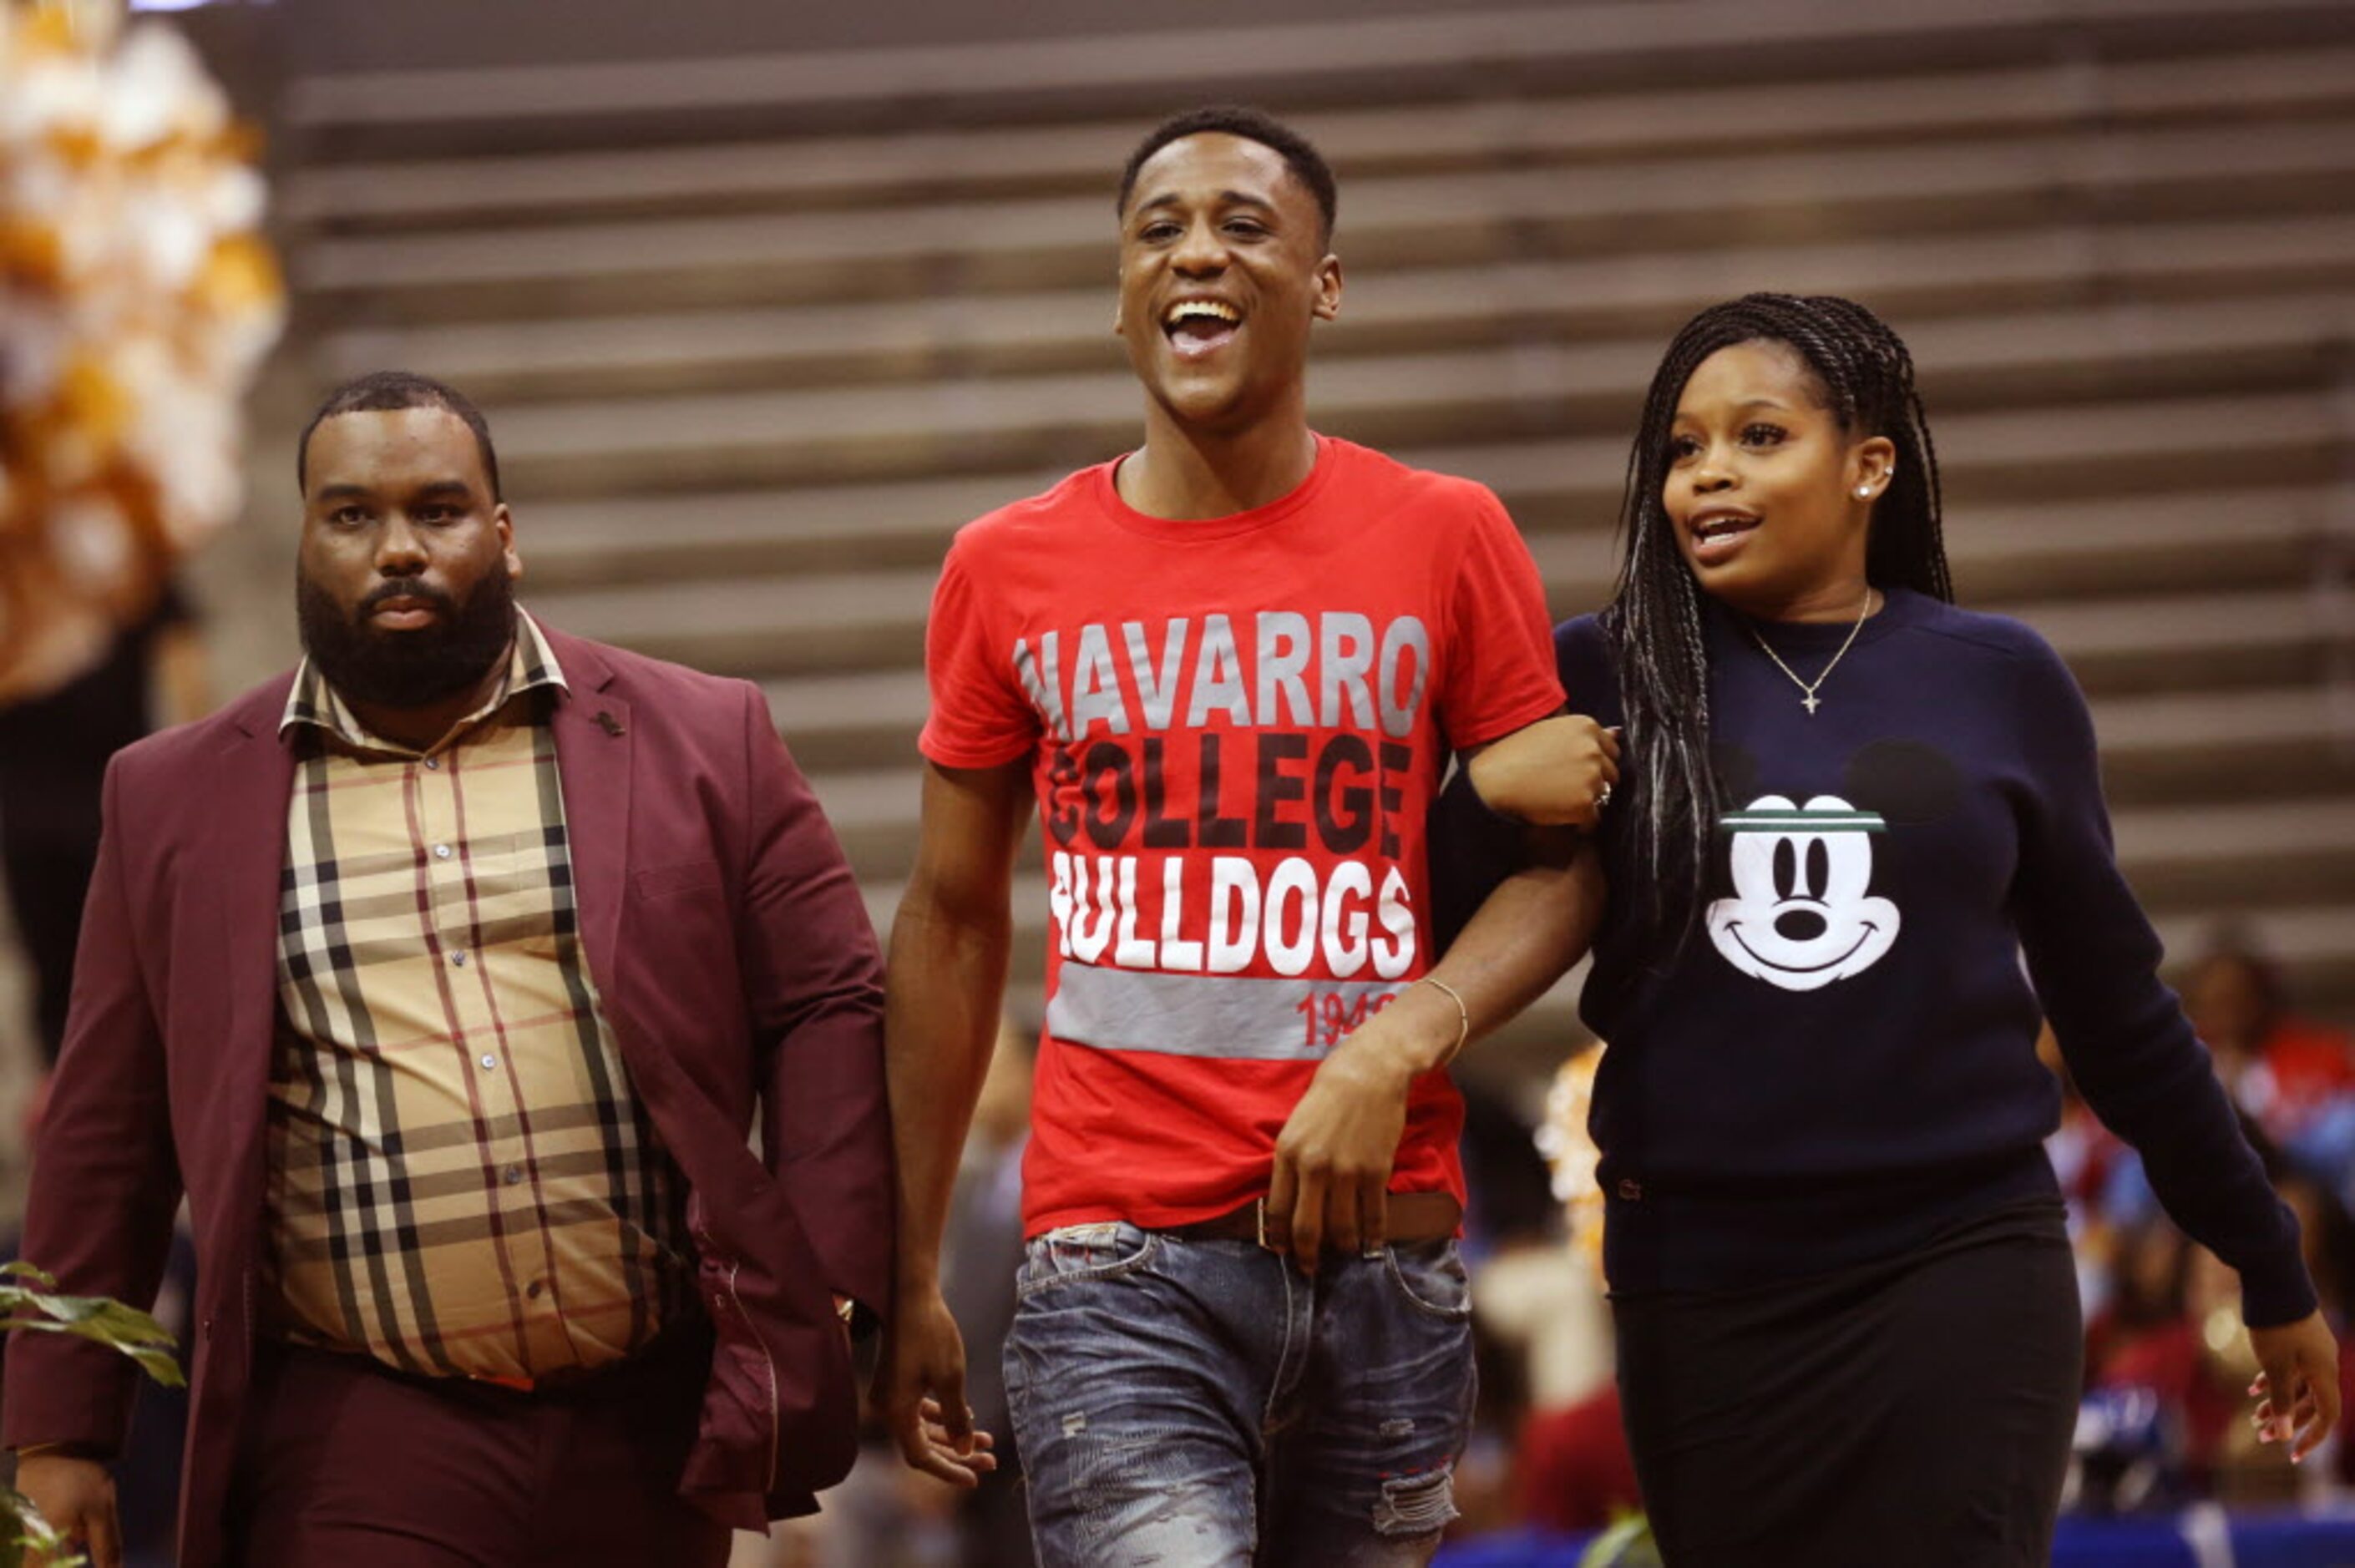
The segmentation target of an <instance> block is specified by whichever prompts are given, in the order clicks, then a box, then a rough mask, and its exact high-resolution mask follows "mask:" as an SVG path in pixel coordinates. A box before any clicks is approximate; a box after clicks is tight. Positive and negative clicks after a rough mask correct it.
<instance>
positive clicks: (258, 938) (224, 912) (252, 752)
mask: <svg viewBox="0 0 2355 1568" xmlns="http://www.w3.org/2000/svg"><path fill="white" fill-rule="evenodd" d="M291 683H292V682H291V678H290V679H288V680H283V681H273V682H272V683H270V684H269V685H268V686H266V687H264V688H262V689H261V691H260V692H258V693H256V694H254V696H253V697H251V698H250V699H248V700H247V701H246V702H245V703H243V704H240V706H239V707H238V709H237V710H236V711H235V712H234V713H232V714H231V715H229V727H228V733H227V734H226V736H224V737H223V739H222V743H221V746H220V748H219V749H218V751H216V752H215V753H214V754H213V778H212V780H211V783H212V789H211V792H210V796H209V799H208V801H207V804H206V811H205V820H204V821H203V822H202V823H201V824H200V825H199V829H198V832H199V834H200V836H199V837H198V838H197V844H198V845H200V846H201V849H200V851H199V853H198V854H197V856H195V857H192V858H194V859H195V860H196V861H197V863H198V864H200V865H202V866H203V868H204V870H203V872H202V877H203V881H202V883H201V884H200V885H203V886H207V887H210V888H212V889H214V890H216V893H217V895H218V900H219V903H218V916H219V918H218V922H217V924H216V929H218V931H219V932H220V933H221V941H222V943H223V948H224V950H223V951H222V954H221V959H222V963H221V983H222V985H223V987H224V988H225V989H226V991H227V993H228V1003H229V1031H228V1039H229V1042H230V1044H231V1048H232V1050H233V1051H234V1053H235V1057H234V1065H233V1068H232V1070H233V1071H235V1072H237V1073H239V1074H240V1075H245V1076H247V1077H249V1078H250V1084H248V1085H246V1086H243V1088H250V1090H251V1092H250V1093H247V1092H243V1089H241V1090H240V1093H238V1094H236V1095H234V1096H233V1097H231V1098H230V1100H229V1104H230V1105H232V1106H234V1107H236V1108H237V1112H238V1114H239V1115H240V1117H242V1116H247V1115H250V1116H251V1117H252V1118H254V1125H253V1126H252V1127H251V1128H240V1129H239V1131H240V1133H241V1134H243V1133H254V1134H256V1135H258V1129H259V1124H260V1119H261V1114H262V1109H263V1100H264V1099H265V1097H266V1096H267V1092H268V1085H269V1062H270V1042H271V1039H272V1034H273V1033H274V1032H275V1030H274V1024H273V1019H274V1017H275V1014H276V1012H277V1006H278V1002H277V994H278V906H279V875H280V872H281V869H282V867H283V865H284V864H285V861H286V810H287V803H288V801H289V800H290V799H291V798H292V796H293V789H294V757H293V751H292V750H291V749H290V748H289V747H287V746H286V744H285V743H284V742H282V741H281V740H280V739H279V737H278V720H279V717H280V715H281V714H282V712H283V711H284V709H285V705H286V693H287V690H288V688H289V686H290V685H291Z"/></svg>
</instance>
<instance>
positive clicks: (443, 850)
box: [433, 844, 450, 860]
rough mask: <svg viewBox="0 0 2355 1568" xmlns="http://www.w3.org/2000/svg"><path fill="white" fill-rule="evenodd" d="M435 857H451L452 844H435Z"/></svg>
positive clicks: (442, 858) (439, 858)
mask: <svg viewBox="0 0 2355 1568" xmlns="http://www.w3.org/2000/svg"><path fill="white" fill-rule="evenodd" d="M433 858H434V859H435V860H448V859H449V858H450V846H449V845H448V844H435V845H434V846H433Z"/></svg>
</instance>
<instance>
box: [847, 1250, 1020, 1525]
mask: <svg viewBox="0 0 2355 1568" xmlns="http://www.w3.org/2000/svg"><path fill="white" fill-rule="evenodd" d="M872 1394H873V1398H874V1402H875V1405H876V1408H877V1409H879V1410H880V1411H881V1412H882V1413H883V1420H884V1422H885V1424H886V1425H889V1426H890V1430H891V1438H892V1441H894V1442H896V1443H898V1444H899V1445H900V1457H902V1458H904V1459H906V1460H907V1461H908V1463H909V1464H910V1465H911V1466H913V1467H915V1468H917V1469H919V1470H922V1471H923V1472H924V1474H926V1475H928V1476H936V1477H938V1478H940V1479H942V1480H943V1481H946V1482H947V1483H948V1484H949V1485H951V1486H953V1487H964V1488H967V1489H971V1488H974V1487H977V1486H979V1485H980V1484H981V1478H982V1476H983V1475H984V1474H986V1472H988V1471H991V1470H994V1469H996V1468H997V1459H996V1456H995V1455H993V1454H991V1453H990V1451H989V1450H990V1449H991V1448H992V1447H993V1446H995V1442H994V1440H993V1439H992V1438H991V1436H990V1435H989V1434H988V1433H986V1432H976V1431H975V1430H974V1428H973V1410H972V1408H971V1407H970V1406H969V1405H967V1404H965V1402H964V1335H962V1334H960V1333H958V1332H957V1326H956V1319H955V1317H954V1315H953V1314H951V1312H950V1311H949V1304H948V1302H947V1301H946V1300H944V1299H943V1298H942V1296H941V1293H940V1291H939V1290H938V1289H932V1290H911V1291H904V1292H903V1293H902V1296H901V1299H900V1304H899V1309H898V1310H897V1311H895V1312H894V1313H892V1315H891V1326H890V1329H889V1330H886V1331H885V1333H884V1335H883V1359H882V1364H881V1365H880V1366H879V1367H878V1368H877V1369H876V1372H875V1386H874V1389H873V1390H872Z"/></svg>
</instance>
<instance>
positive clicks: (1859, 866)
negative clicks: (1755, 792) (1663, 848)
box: [1709, 795, 1898, 991]
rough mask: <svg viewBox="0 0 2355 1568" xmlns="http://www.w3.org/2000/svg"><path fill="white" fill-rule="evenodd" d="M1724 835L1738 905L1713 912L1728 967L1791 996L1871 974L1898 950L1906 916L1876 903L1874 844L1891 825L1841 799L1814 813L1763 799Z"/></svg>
mask: <svg viewBox="0 0 2355 1568" xmlns="http://www.w3.org/2000/svg"><path fill="white" fill-rule="evenodd" d="M1721 825H1722V826H1723V827H1724V828H1725V829H1726V830H1727V831H1728V832H1730V833H1731V834H1732V867H1731V869H1732V874H1733V896H1732V897H1731V898H1721V899H1718V900H1717V901H1716V902H1715V903H1713V904H1711V905H1710V906H1709V937H1710V941H1712V942H1714V943H1715V944H1716V945H1717V950H1718V951H1719V952H1720V953H1721V954H1723V955H1724V956H1725V960H1726V962H1728V963H1730V964H1732V966H1733V967H1734V968H1735V969H1740V970H1741V971H1742V973H1743V974H1746V975H1749V976H1751V977H1752V978H1753V979H1756V980H1764V981H1766V982H1767V983H1768V984H1769V985H1775V986H1780V987H1781V988H1782V989H1784V990H1785V991H1816V990H1819V989H1821V988H1822V987H1824V986H1828V985H1829V984H1831V983H1832V982H1833V981H1834V980H1846V979H1848V978H1849V976H1851V975H1859V974H1862V973H1863V972H1864V971H1865V970H1867V969H1870V968H1871V967H1872V966H1873V965H1874V964H1876V963H1878V962H1879V961H1880V959H1881V955H1882V954H1883V953H1886V952H1887V951H1889V949H1890V947H1891V945H1892V944H1893V943H1895V942H1896V940H1897V927H1898V916H1897V906H1896V905H1894V904H1892V903H1891V902H1890V901H1889V900H1888V899H1886V898H1878V897H1875V896H1873V895H1872V894H1871V891H1870V889H1871V885H1872V840H1873V835H1875V834H1877V833H1880V832H1883V831H1885V829H1886V824H1885V823H1884V822H1883V821H1882V820H1881V817H1880V815H1879V814H1878V813H1875V812H1871V811H1859V810H1856V809H1855V808H1854V807H1852V806H1850V805H1849V803H1848V802H1847V801H1846V800H1841V799H1840V798H1839V797H1838V796H1837V795H1817V796H1816V797H1815V798H1814V799H1812V800H1809V801H1808V802H1807V803H1806V805H1805V806H1799V805H1795V804H1794V803H1793V802H1792V801H1791V800H1790V798H1789V797H1788V796H1785V795H1761V796H1760V797H1758V799H1756V800H1753V801H1752V802H1751V803H1750V805H1749V806H1748V807H1747V808H1746V809H1745V810H1739V811H1735V812H1732V813H1730V814H1729V815H1727V816H1726V817H1725V818H1723V819H1722V821H1721Z"/></svg>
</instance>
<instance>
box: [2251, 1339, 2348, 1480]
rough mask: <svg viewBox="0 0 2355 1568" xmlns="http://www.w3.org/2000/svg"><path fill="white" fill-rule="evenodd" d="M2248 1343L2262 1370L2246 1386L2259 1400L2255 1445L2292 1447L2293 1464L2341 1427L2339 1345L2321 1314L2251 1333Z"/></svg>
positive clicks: (2255, 1418) (2291, 1460)
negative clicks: (2334, 1429)
mask: <svg viewBox="0 0 2355 1568" xmlns="http://www.w3.org/2000/svg"><path fill="white" fill-rule="evenodd" d="M2249 1343H2250V1344H2251V1345H2252V1346H2254V1348H2255V1350H2256V1352H2257V1361H2259V1362H2260V1363H2261V1364H2262V1365H2263V1366H2264V1369H2265V1370H2264V1371H2263V1372H2259V1373H2258V1374H2257V1381H2256V1382H2254V1383H2251V1384H2250V1385H2249V1393H2250V1395H2251V1397H2253V1398H2254V1399H2255V1400H2256V1401H2257V1410H2256V1414H2255V1416H2254V1421H2255V1422H2256V1426H2257V1440H2258V1441H2259V1442H2261V1443H2278V1442H2289V1443H2291V1445H2292V1446H2291V1448H2290V1451H2289V1457H2290V1462H2291V1463H2293V1464H2295V1463H2296V1462H2297V1461H2298V1460H2300V1459H2303V1458H2305V1457H2307V1455H2308V1454H2311V1453H2313V1452H2314V1450H2315V1448H2316V1447H2317V1446H2318V1445H2320V1443H2321V1442H2322V1440H2323V1439H2324V1438H2325V1437H2328V1436H2330V1429H2331V1428H2332V1427H2334V1426H2336V1425H2339V1341H2338V1340H2336V1339H2334V1338H2332V1337H2331V1333H2330V1325H2328V1323H2325V1322H2324V1321H2323V1320H2322V1314H2321V1313H2320V1312H2310V1313H2308V1314H2307V1316H2305V1317H2303V1318H2301V1319H2298V1320H2297V1321H2296V1322H2295V1323H2284V1324H2282V1325H2281V1326H2279V1327H2278V1328H2273V1329H2252V1330H2249ZM2277 1391H2279V1393H2280V1394H2281V1395H2282V1396H2280V1397H2277Z"/></svg>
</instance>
